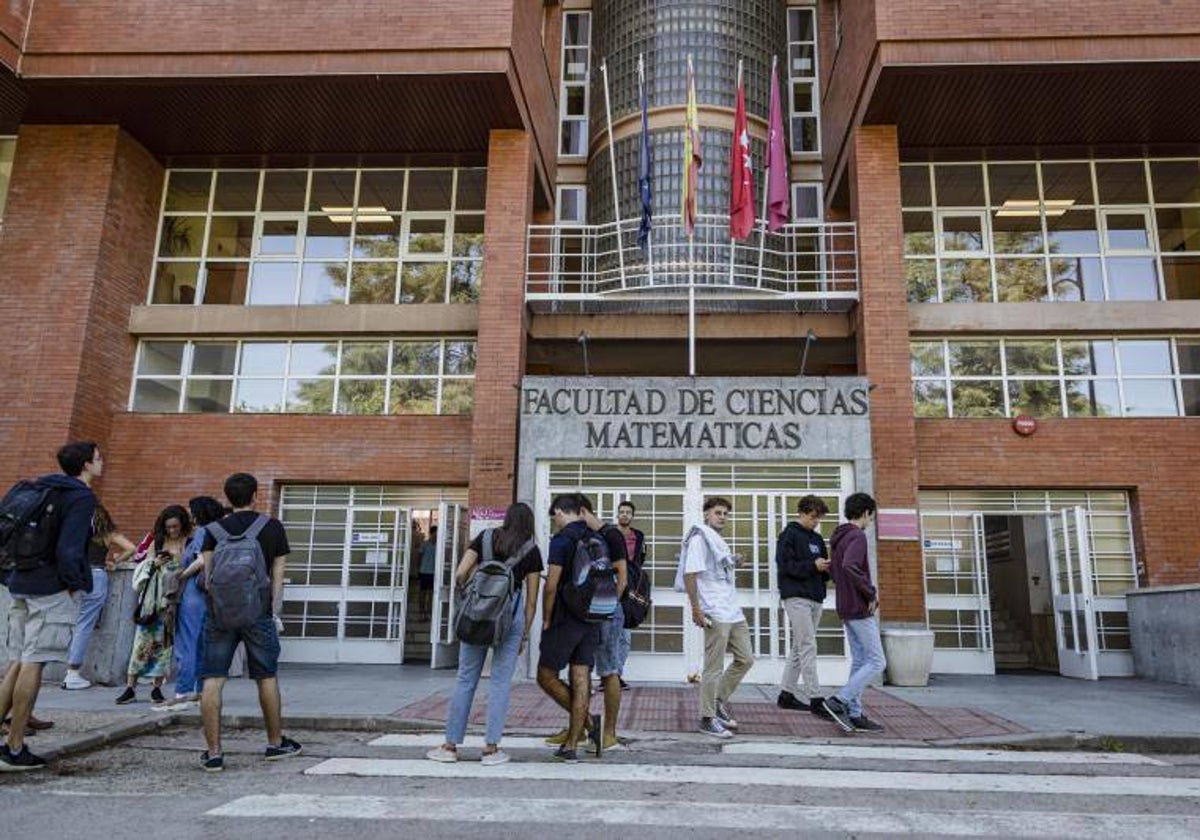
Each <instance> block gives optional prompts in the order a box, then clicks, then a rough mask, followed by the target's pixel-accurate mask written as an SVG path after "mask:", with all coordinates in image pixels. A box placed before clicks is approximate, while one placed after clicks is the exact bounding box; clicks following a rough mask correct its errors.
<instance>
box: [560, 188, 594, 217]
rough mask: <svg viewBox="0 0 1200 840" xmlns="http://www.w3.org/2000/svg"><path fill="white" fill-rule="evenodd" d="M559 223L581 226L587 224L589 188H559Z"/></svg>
mask: <svg viewBox="0 0 1200 840" xmlns="http://www.w3.org/2000/svg"><path fill="white" fill-rule="evenodd" d="M558 221H559V222H569V223H573V224H580V225H582V224H585V223H586V222H587V187H576V186H569V187H559V188H558Z"/></svg>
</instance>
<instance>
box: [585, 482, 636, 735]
mask: <svg viewBox="0 0 1200 840" xmlns="http://www.w3.org/2000/svg"><path fill="white" fill-rule="evenodd" d="M579 507H580V509H581V510H582V511H583V521H584V524H586V525H587V526H588V529H589V530H591V531H595V532H596V533H598V534H600V535H601V536H602V537H603V538H604V543H605V545H607V546H608V557H609V561H610V562H611V563H612V567H613V570H614V571H616V573H617V608H616V609H615V610H613V614H612V618H610V619H609V620H608V621H606V622H605V623H604V624H601V625H599V627H600V643H599V645H597V647H596V661H595V666H596V676H597V677H598V678H599V679H600V684H601V685H602V686H603V690H604V743H603V747H602V748H601V751H602V752H603V750H607V749H611V748H612V747H615V746H617V744H618V743H619V741H618V740H617V716H618V715H619V714H620V713H621V666H622V665H623V664H624V656H623V654H622V650H624V648H625V612H624V610H622V609H621V601H620V599H621V597H622V596H623V595H624V594H625V586H626V583H627V581H628V579H629V578H628V568H627V565H626V553H625V538H624V537H623V536H622V535H621V532H620V531H619V530H618V529H616V528H614V527H612V526H611V525H606V524H604V523H602V522H601V521H600V520H599V519H598V518H596V512H595V511H594V510H593V509H592V503H591V500H589V499H588V497H587V496H584V495H580V496H579Z"/></svg>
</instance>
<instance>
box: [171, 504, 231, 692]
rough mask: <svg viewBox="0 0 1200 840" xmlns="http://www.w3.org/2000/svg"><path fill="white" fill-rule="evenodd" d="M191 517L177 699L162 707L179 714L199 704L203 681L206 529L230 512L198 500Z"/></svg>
mask: <svg viewBox="0 0 1200 840" xmlns="http://www.w3.org/2000/svg"><path fill="white" fill-rule="evenodd" d="M188 509H189V510H190V511H191V513H192V524H193V525H195V530H194V531H192V536H191V539H189V540H188V544H187V549H186V550H185V551H184V552H183V560H182V569H181V570H180V572H179V588H180V595H179V608H178V610H177V611H176V614H175V645H174V649H175V699H174V700H172V701H171V703H169V704H166V705H163V706H161V707H156V708H162V709H164V710H170V711H178V710H180V709H185V708H187V707H188V706H190V705H191V704H193V703H196V702H199V700H200V690H201V688H203V680H201V679H200V662H201V658H202V657H203V655H204V648H203V642H204V620H205V616H207V615H208V602H207V600H206V599H205V597H204V592H203V590H202V589H201V586H202V578H203V574H202V573H203V572H204V559H203V558H202V557H201V556H200V548H201V546H203V545H204V535H205V527H204V526H206V525H208V524H210V523H213V522H216V521H217V520H218V519H220V518H221V517H223V516H224V515H225V514H226V513H227V512H228V511H227V509H226V508H225V506H224V505H222V504H221V503H220V502H218V501H217V500H216V499H214V498H213V497H212V496H196V497H195V498H193V499H190V500H189V501H188Z"/></svg>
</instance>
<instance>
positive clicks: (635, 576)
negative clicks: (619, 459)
mask: <svg viewBox="0 0 1200 840" xmlns="http://www.w3.org/2000/svg"><path fill="white" fill-rule="evenodd" d="M636 513H637V508H636V507H635V506H634V504H633V502H631V501H629V500H628V499H626V500H625V501H623V502H621V504H619V505H617V530H618V531H619V532H620V534H621V538H622V539H623V540H624V541H625V560H626V569H625V574H626V578H627V583H628V585H627V586H626V587H625V594H624V595H623V596H622V600H621V608H622V611H623V612H624V613H625V629H624V630H622V631H621V651H620V655H619V656H618V666H619V668H620V670H619V671H618V679H619V680H620V683H621V690H622V691H628V690H629V683H627V682H625V660H627V659H628V658H629V648H630V646H631V645H632V643H633V631H634V629H635V628H637V627H638V626H639V625H640V624H641V623H642V622H643V621H645V619H646V613H647V612H649V610H650V579H649V577H648V576H646V575H645V574H643V573H642V569H643V567H644V566H645V564H646V535H645V534H644V533H642V532H641V531H639V530H638V529H637V528H634V527H633V517H634V515H635V514H636Z"/></svg>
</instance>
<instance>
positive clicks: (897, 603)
mask: <svg viewBox="0 0 1200 840" xmlns="http://www.w3.org/2000/svg"><path fill="white" fill-rule="evenodd" d="M853 143H854V145H853V151H854V155H853V157H852V159H851V162H850V209H851V213H852V214H853V216H854V218H855V220H856V221H857V222H858V271H859V284H860V285H859V290H860V295H861V297H860V302H859V305H858V307H857V311H856V318H857V324H856V333H857V339H858V366H859V371H858V372H859V374H860V375H863V376H866V377H867V378H868V379H869V380H870V382H871V385H872V387H873V390H872V391H871V452H872V456H873V459H874V470H875V476H874V479H875V482H874V483H875V490H874V495H875V499H876V501H878V503H879V506H880V507H882V508H915V507H916V500H917V495H916V478H917V465H916V431H915V427H914V424H913V401H912V375H911V372H910V363H909V340H908V300H907V291H906V289H905V286H904V254H903V249H902V242H903V234H902V226H901V216H900V168H899V154H900V152H899V142H898V140H897V137H896V129H895V127H894V126H878V125H874V126H860V127H859V128H857V129H856V130H855V134H854V139H853ZM879 583H880V592H881V598H882V599H883V600H884V601H886V609H885V612H886V614H887V616H888V618H890V619H899V620H910V621H921V620H924V616H925V601H924V591H925V583H924V576H923V572H922V566H921V549H920V545H919V544H918V543H917V542H915V541H914V542H893V541H882V540H881V541H880V542H879Z"/></svg>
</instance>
